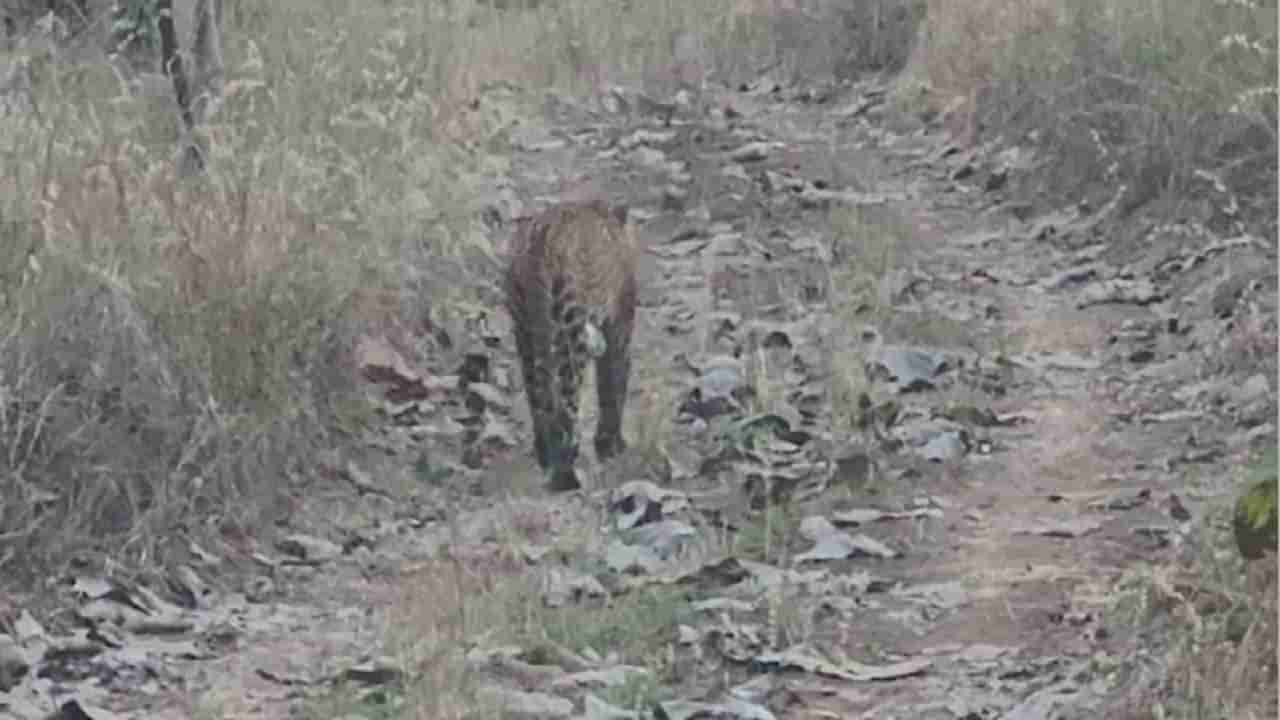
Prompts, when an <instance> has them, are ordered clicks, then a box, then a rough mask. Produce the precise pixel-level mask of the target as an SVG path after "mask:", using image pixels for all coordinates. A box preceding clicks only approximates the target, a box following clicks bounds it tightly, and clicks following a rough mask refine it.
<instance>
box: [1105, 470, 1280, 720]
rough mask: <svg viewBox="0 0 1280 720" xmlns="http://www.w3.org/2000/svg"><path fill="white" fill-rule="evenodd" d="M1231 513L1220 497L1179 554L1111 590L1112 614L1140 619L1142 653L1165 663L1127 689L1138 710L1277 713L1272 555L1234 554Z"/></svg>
mask: <svg viewBox="0 0 1280 720" xmlns="http://www.w3.org/2000/svg"><path fill="white" fill-rule="evenodd" d="M1271 457H1272V458H1274V455H1272V456H1271ZM1271 472H1272V474H1273V475H1274V468H1273V469H1271ZM1232 499H1233V498H1232ZM1229 514H1230V507H1229V505H1228V503H1227V502H1220V503H1218V507H1217V508H1216V509H1215V511H1214V512H1212V513H1210V514H1209V515H1208V516H1207V517H1206V519H1205V522H1204V526H1203V527H1202V528H1201V530H1200V532H1199V533H1198V534H1197V537H1196V543H1197V544H1196V547H1195V549H1196V550H1197V551H1198V552H1197V553H1196V554H1195V555H1194V556H1193V557H1191V558H1189V560H1188V561H1187V562H1186V563H1184V564H1182V565H1179V566H1167V567H1157V568H1146V567H1144V568H1136V569H1134V570H1132V571H1130V572H1129V573H1128V574H1127V575H1126V578H1125V579H1124V580H1123V581H1122V582H1121V584H1120V586H1119V588H1118V592H1116V593H1115V594H1114V597H1115V601H1114V606H1113V610H1112V617H1113V618H1114V619H1115V620H1117V621H1118V622H1119V623H1120V624H1121V626H1123V627H1136V628H1138V629H1139V633H1140V635H1139V636H1140V637H1141V638H1143V639H1145V640H1146V641H1147V642H1146V644H1147V646H1148V647H1147V651H1148V652H1149V653H1150V652H1151V651H1152V650H1155V649H1159V650H1160V651H1163V652H1165V653H1166V654H1165V655H1164V657H1155V658H1153V659H1156V660H1157V661H1158V662H1159V663H1160V666H1161V667H1162V668H1165V672H1163V673H1162V674H1161V675H1160V676H1159V677H1158V679H1157V680H1156V681H1155V682H1154V683H1148V684H1147V685H1146V686H1143V685H1139V686H1137V687H1135V688H1133V690H1134V691H1135V692H1137V694H1138V695H1141V696H1142V697H1144V698H1146V700H1145V702H1146V705H1147V707H1146V708H1145V709H1144V711H1145V713H1147V714H1139V715H1137V717H1164V718H1170V719H1171V720H1183V719H1186V720H1193V719H1194V720H1227V719H1228V718H1231V719H1233V720H1234V719H1236V718H1239V719H1241V720H1261V719H1262V718H1273V717H1276V712H1277V704H1276V703H1277V697H1278V690H1277V688H1278V684H1277V663H1276V657H1277V655H1276V652H1277V647H1276V639H1277V637H1278V636H1280V628H1278V627H1277V624H1276V623H1277V615H1278V613H1277V605H1276V597H1277V584H1276V578H1277V572H1276V570H1277V568H1276V559H1275V555H1268V556H1267V557H1266V558H1264V559H1261V560H1257V561H1254V562H1251V563H1245V562H1242V561H1241V559H1240V557H1239V554H1238V552H1237V551H1236V548H1235V545H1234V542H1233V541H1232V539H1231V536H1230V531H1229V530H1228V528H1229V527H1230V517H1229Z"/></svg>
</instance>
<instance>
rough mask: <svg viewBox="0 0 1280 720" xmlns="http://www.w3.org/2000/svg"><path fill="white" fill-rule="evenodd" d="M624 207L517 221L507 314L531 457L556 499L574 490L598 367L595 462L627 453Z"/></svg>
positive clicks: (628, 240)
mask: <svg viewBox="0 0 1280 720" xmlns="http://www.w3.org/2000/svg"><path fill="white" fill-rule="evenodd" d="M627 215H628V213H627V209H626V207H625V206H620V205H613V204H609V203H607V202H605V201H603V200H599V199H596V200H576V201H564V202H561V203H559V204H556V205H552V206H551V207H549V208H547V209H545V210H542V211H541V212H539V213H537V214H534V215H532V216H529V217H525V218H522V219H520V220H518V221H517V223H516V227H515V231H514V233H513V235H512V241H511V246H510V250H509V252H510V260H509V263H508V265H507V269H506V277H505V285H506V305H507V310H508V312H509V314H510V317H511V320H512V334H513V335H514V340H515V345H516V352H517V354H518V356H519V360H520V368H521V371H522V377H523V380H524V388H525V394H526V395H527V398H528V402H529V411H530V416H531V418H532V424H533V450H534V455H535V456H536V458H537V461H538V465H539V467H540V468H541V469H542V471H543V472H544V474H545V475H546V476H547V487H548V489H549V490H550V491H552V492H564V491H571V490H577V489H579V488H580V487H581V484H580V482H579V480H578V474H577V469H576V465H577V461H578V452H579V437H578V432H577V424H578V422H577V421H578V409H579V408H578V398H579V394H580V391H581V388H582V382H583V375H584V372H585V370H586V367H587V363H588V362H591V361H594V362H595V370H596V396H597V399H598V403H599V417H598V421H597V426H596V434H595V443H594V445H595V451H596V458H597V459H598V460H600V461H605V460H608V459H610V458H613V457H615V456H617V455H619V454H621V453H622V452H623V451H625V450H626V447H627V443H626V440H625V439H624V437H623V434H622V416H623V411H624V409H625V406H626V401H627V384H628V381H629V378H630V374H631V355H630V349H631V338H632V333H633V328H634V326H635V315H636V296H637V291H638V286H637V282H636V249H635V244H634V232H633V228H632V227H631V226H630V225H629V223H628V218H627Z"/></svg>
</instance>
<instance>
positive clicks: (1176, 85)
mask: <svg viewBox="0 0 1280 720" xmlns="http://www.w3.org/2000/svg"><path fill="white" fill-rule="evenodd" d="M993 28H994V30H993ZM923 38H924V39H923V41H922V42H920V43H918V44H917V47H916V50H915V53H914V55H913V58H912V63H911V72H910V73H909V74H910V76H911V77H912V78H914V80H915V83H914V84H916V85H921V84H922V85H924V86H926V87H928V88H930V89H932V90H934V91H936V92H937V93H939V104H940V105H947V104H948V103H949V101H950V99H951V98H956V97H958V98H961V100H960V101H959V102H958V103H951V104H950V110H951V111H952V112H953V118H950V119H953V120H954V122H952V123H950V124H951V126H952V128H951V129H952V130H953V131H956V132H957V133H958V134H960V135H962V136H964V135H967V136H968V137H967V139H968V140H973V139H974V137H975V136H976V135H975V132H976V130H977V128H978V127H979V126H983V127H985V130H986V132H985V136H986V137H984V138H983V139H986V138H989V137H991V136H994V135H999V134H1003V135H1005V136H1006V137H1014V136H1022V135H1023V134H1025V133H1027V132H1030V131H1034V132H1035V134H1036V137H1037V139H1038V140H1039V141H1040V142H1041V143H1042V145H1043V146H1044V147H1047V148H1049V149H1051V150H1052V152H1053V155H1054V158H1055V161H1056V162H1055V163H1054V166H1053V172H1052V173H1049V174H1048V176H1047V177H1046V178H1045V187H1044V188H1043V189H1047V190H1050V191H1057V192H1061V191H1066V192H1068V193H1070V194H1074V195H1085V196H1086V197H1088V196H1089V195H1090V193H1093V192H1101V191H1103V190H1104V187H1105V188H1106V189H1107V192H1111V191H1113V190H1114V187H1115V186H1117V185H1121V184H1123V185H1124V186H1125V187H1126V193H1127V194H1126V196H1125V199H1124V201H1123V202H1122V204H1121V208H1122V210H1123V211H1125V212H1131V211H1134V210H1136V209H1138V208H1147V209H1150V210H1153V211H1154V213H1155V214H1157V215H1167V214H1174V215H1184V216H1185V215H1191V216H1193V217H1196V218H1198V219H1201V220H1204V221H1207V222H1211V223H1212V224H1213V225H1214V227H1215V228H1216V229H1218V230H1219V231H1220V232H1239V231H1241V230H1243V229H1249V230H1251V231H1253V232H1259V233H1260V234H1262V235H1264V236H1266V235H1270V234H1271V233H1270V232H1268V228H1272V227H1274V220H1275V216H1276V192H1275V187H1276V164H1275V155H1276V124H1275V117H1276V108H1277V105H1276V87H1277V81H1276V67H1277V60H1276V58H1277V55H1276V47H1277V45H1276V38H1277V15H1276V4H1275V3H1274V2H1266V1H1263V2H1255V1H1253V0H1243V1H1242V2H1229V3H1228V2H1223V3H1179V2H1165V1H1162V0H1161V1H1157V2H1149V1H1148V0H1123V1H1121V2H1096V1H1095V2H1083V3H1074V4H1065V5H1064V4H1062V3H1054V2H1048V1H1047V0H982V1H981V2H967V3H953V2H945V1H940V2H930V3H929V9H928V16H927V21H926V23H925V30H924V36H923ZM910 85H912V84H908V86H910ZM1100 180H1102V181H1103V182H1099V181H1100ZM1029 189H1031V188H1029ZM1091 199H1096V198H1091Z"/></svg>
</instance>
